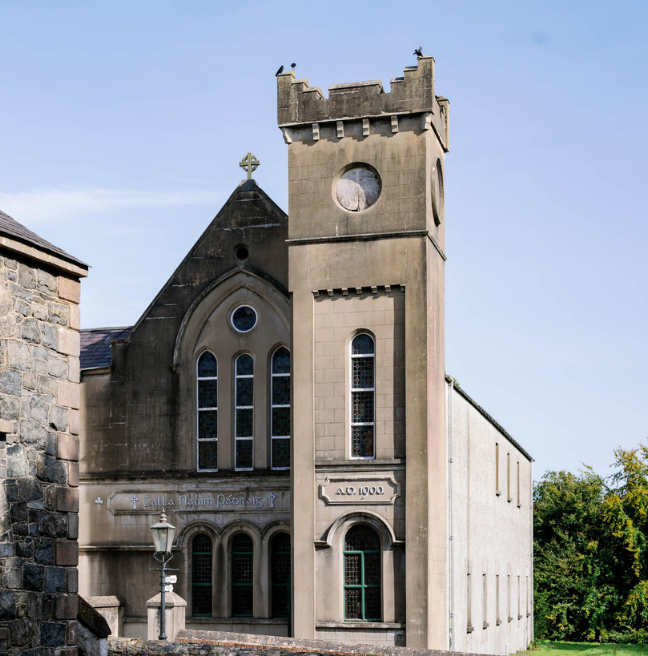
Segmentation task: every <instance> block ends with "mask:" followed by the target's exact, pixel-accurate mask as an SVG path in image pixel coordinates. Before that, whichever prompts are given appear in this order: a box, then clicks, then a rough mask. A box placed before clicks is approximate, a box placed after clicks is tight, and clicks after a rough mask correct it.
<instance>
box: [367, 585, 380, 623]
mask: <svg viewBox="0 0 648 656" xmlns="http://www.w3.org/2000/svg"><path fill="white" fill-rule="evenodd" d="M364 594H365V617H364V618H365V620H367V621H368V622H370V621H372V620H373V621H380V618H381V615H382V613H381V609H380V597H381V595H380V588H365V590H364Z"/></svg>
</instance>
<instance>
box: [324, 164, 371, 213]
mask: <svg viewBox="0 0 648 656" xmlns="http://www.w3.org/2000/svg"><path fill="white" fill-rule="evenodd" d="M381 186H382V185H381V183H380V176H379V175H378V173H377V171H375V170H374V169H373V168H372V167H370V166H368V165H367V164H353V165H352V166H351V168H349V169H347V170H346V171H345V172H344V173H343V174H342V175H341V176H340V179H339V180H338V181H337V185H336V188H335V197H336V198H337V202H338V203H339V204H340V205H341V206H342V207H343V208H344V209H345V210H348V211H349V212H362V211H364V210H366V209H368V208H370V207H371V206H372V205H373V204H374V203H375V202H376V201H377V200H378V198H379V197H380V189H381Z"/></svg>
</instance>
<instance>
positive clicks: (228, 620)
mask: <svg viewBox="0 0 648 656" xmlns="http://www.w3.org/2000/svg"><path fill="white" fill-rule="evenodd" d="M144 619H146V618H144ZM185 622H186V623H187V624H284V625H285V624H287V623H288V620H287V619H285V618H284V619H280V618H275V617H205V616H204V615H201V616H200V617H192V616H190V615H189V616H187V618H186V620H185Z"/></svg>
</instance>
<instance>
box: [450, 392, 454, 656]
mask: <svg viewBox="0 0 648 656" xmlns="http://www.w3.org/2000/svg"><path fill="white" fill-rule="evenodd" d="M453 396H454V380H453V379H450V386H449V387H448V505H449V506H450V507H449V509H448V515H449V522H448V523H449V527H448V528H449V533H450V536H449V538H450V618H449V621H450V645H449V648H450V651H454V649H455V644H454V642H455V641H454V616H455V612H454V611H455V587H454V572H455V566H454V505H453V494H452V493H453V481H454V469H453V462H452V461H453V456H454V450H453V444H452V429H453V426H452V424H453V414H452V399H453Z"/></svg>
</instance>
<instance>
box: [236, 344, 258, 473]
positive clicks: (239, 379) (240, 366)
mask: <svg viewBox="0 0 648 656" xmlns="http://www.w3.org/2000/svg"><path fill="white" fill-rule="evenodd" d="M235 380H236V389H235V392H234V394H235V401H234V403H235V410H234V413H235V418H234V442H235V459H236V462H235V469H237V470H239V471H241V470H243V471H249V470H251V469H252V468H253V459H254V455H253V454H254V360H253V359H252V356H251V355H248V354H247V353H244V354H243V355H239V357H238V358H236V373H235Z"/></svg>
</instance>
